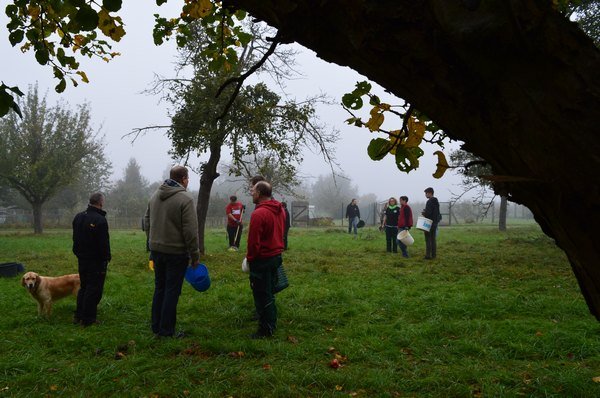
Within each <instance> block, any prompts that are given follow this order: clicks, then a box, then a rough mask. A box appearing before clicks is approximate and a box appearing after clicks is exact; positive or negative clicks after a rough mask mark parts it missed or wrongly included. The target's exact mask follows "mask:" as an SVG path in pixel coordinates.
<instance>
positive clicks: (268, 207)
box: [246, 181, 285, 339]
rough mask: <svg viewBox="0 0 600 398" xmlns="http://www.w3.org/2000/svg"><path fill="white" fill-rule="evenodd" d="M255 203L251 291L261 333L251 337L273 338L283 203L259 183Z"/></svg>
mask: <svg viewBox="0 0 600 398" xmlns="http://www.w3.org/2000/svg"><path fill="white" fill-rule="evenodd" d="M251 193H252V201H253V202H254V204H256V208H255V210H254V211H253V212H252V215H251V216H250V227H249V228H248V251H247V253H246V259H247V261H248V264H249V267H250V287H251V288H252V295H253V297H254V306H255V307H256V312H257V314H258V318H259V319H258V331H257V332H256V333H254V334H252V335H251V336H250V337H251V338H254V339H261V338H264V337H270V336H272V335H273V333H274V332H275V328H276V327H277V307H276V306H275V294H274V293H273V288H274V286H275V283H276V281H277V268H278V267H280V266H281V264H282V262H283V260H282V258H281V253H282V252H283V247H284V244H283V233H284V230H285V212H284V210H283V207H282V206H281V203H279V202H278V201H276V200H274V199H271V195H272V190H271V185H270V184H269V183H268V182H266V181H260V182H258V183H256V185H254V186H253V187H252V191H251Z"/></svg>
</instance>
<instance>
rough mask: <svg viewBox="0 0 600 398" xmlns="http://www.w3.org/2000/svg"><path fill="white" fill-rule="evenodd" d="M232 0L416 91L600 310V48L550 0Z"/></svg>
mask: <svg viewBox="0 0 600 398" xmlns="http://www.w3.org/2000/svg"><path fill="white" fill-rule="evenodd" d="M225 4H226V5H233V6H239V7H240V8H244V9H246V10H248V11H249V12H250V13H251V14H252V15H253V16H254V17H257V18H259V19H262V20H265V21H266V22H267V23H269V24H270V25H272V26H275V27H277V28H278V29H279V30H280V33H281V34H282V36H283V37H284V38H285V39H286V40H287V41H289V42H292V41H296V42H298V43H300V44H302V45H304V46H306V47H308V48H310V49H312V50H314V51H316V53H317V55H318V56H319V57H321V58H323V59H324V60H326V61H329V62H334V63H336V64H339V65H347V66H350V67H351V68H353V69H355V70H356V71H358V72H360V73H362V74H364V75H365V76H367V77H369V78H370V79H372V80H374V81H376V82H377V83H379V84H381V85H382V86H383V87H385V88H386V89H388V90H390V91H391V92H392V93H394V94H396V95H397V96H399V97H402V98H404V99H406V100H408V101H409V102H410V103H412V104H413V105H414V106H415V107H416V108H417V109H419V110H421V111H423V112H425V113H426V114H427V115H428V116H429V117H431V118H432V119H433V120H435V121H436V122H437V123H438V125H440V126H441V127H442V128H443V129H444V130H445V131H446V132H447V133H449V134H450V135H451V136H452V137H453V138H456V139H460V140H462V141H464V142H465V143H466V145H465V148H464V149H466V150H468V151H469V152H471V153H474V154H476V155H477V156H480V157H482V158H484V159H485V160H487V161H488V162H489V163H490V164H491V165H492V167H493V172H494V174H495V175H496V176H500V177H498V178H497V181H496V187H499V189H500V191H504V192H506V193H508V195H509V198H510V200H511V201H514V202H517V203H521V204H524V205H526V206H527V207H528V208H529V209H531V211H532V212H533V214H534V215H535V218H536V220H537V221H538V223H539V224H540V225H541V227H542V229H543V230H544V232H545V233H546V234H548V235H549V236H551V237H553V238H554V239H555V240H556V243H557V244H558V246H560V247H561V248H562V249H563V250H564V251H565V253H566V254H567V256H568V258H569V261H570V263H571V266H572V268H573V272H574V273H575V276H576V277H577V280H578V282H579V285H580V287H581V291H582V292H583V295H584V297H585V299H586V301H587V304H588V306H589V309H590V311H591V312H592V314H594V315H595V316H596V318H597V319H599V320H600V267H599V266H598V259H599V258H600V238H599V235H598V234H597V233H596V231H595V230H593V228H595V227H596V226H597V225H600V184H599V178H598V170H600V167H599V166H600V164H599V163H600V157H599V155H598V154H599V153H600V144H599V140H598V137H599V135H598V133H599V132H600V127H599V126H600V121H599V120H598V109H600V73H599V71H600V52H599V51H598V49H597V48H596V47H595V46H594V44H593V43H592V41H591V40H590V39H589V38H588V37H586V36H585V34H583V32H581V31H580V30H579V29H578V27H577V26H576V24H575V23H572V22H569V21H568V20H567V19H566V18H564V17H563V16H561V15H560V14H558V13H557V12H556V11H555V10H553V9H552V8H551V6H552V2H551V1H549V0H537V1H535V0H488V1H477V0H469V1H467V0H462V1H458V0H430V1H415V0H328V1H319V2H315V1H312V0H226V1H225ZM352 89H353V87H348V91H351V90H352Z"/></svg>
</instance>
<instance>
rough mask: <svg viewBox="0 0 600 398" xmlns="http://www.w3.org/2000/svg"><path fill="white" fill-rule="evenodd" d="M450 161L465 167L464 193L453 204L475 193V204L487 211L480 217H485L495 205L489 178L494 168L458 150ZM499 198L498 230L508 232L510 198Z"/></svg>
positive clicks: (501, 196)
mask: <svg viewBox="0 0 600 398" xmlns="http://www.w3.org/2000/svg"><path fill="white" fill-rule="evenodd" d="M450 161H451V162H452V164H456V165H461V166H463V167H462V171H461V174H462V185H463V188H464V191H463V193H462V194H460V195H458V196H456V197H455V198H453V202H457V201H458V200H459V199H460V198H461V197H462V196H463V195H465V194H466V193H468V192H471V193H475V197H474V199H473V204H475V205H478V206H482V207H484V208H485V211H484V212H482V214H481V215H480V216H481V217H485V215H486V214H487V212H488V210H489V208H490V207H491V205H492V204H493V203H494V198H495V197H496V194H495V193H494V187H493V184H492V182H491V180H490V179H489V177H490V176H491V175H492V168H491V167H490V165H489V164H487V162H486V161H485V160H483V159H481V158H478V157H477V156H475V155H473V154H472V153H469V152H467V151H464V150H462V149H458V150H456V151H454V152H452V153H450ZM486 177H488V178H486ZM490 192H491V197H490ZM499 196H500V211H499V214H498V229H499V230H500V231H506V215H507V208H508V197H507V196H506V195H502V194H500V195H499Z"/></svg>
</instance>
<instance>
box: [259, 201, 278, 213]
mask: <svg viewBox="0 0 600 398" xmlns="http://www.w3.org/2000/svg"><path fill="white" fill-rule="evenodd" d="M256 208H257V209H258V208H261V209H266V210H269V211H270V212H271V213H273V214H276V215H277V214H280V213H282V212H283V206H281V203H279V202H278V201H276V200H275V199H269V200H265V201H264V202H261V203H259V204H257V205H256Z"/></svg>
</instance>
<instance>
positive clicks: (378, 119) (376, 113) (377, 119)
mask: <svg viewBox="0 0 600 398" xmlns="http://www.w3.org/2000/svg"><path fill="white" fill-rule="evenodd" d="M384 119H385V117H384V116H383V113H381V111H380V109H379V107H378V106H374V107H373V109H371V118H370V119H369V121H368V122H366V123H365V127H367V128H368V129H369V130H370V131H377V130H379V127H381V125H382V124H383V121H384Z"/></svg>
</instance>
